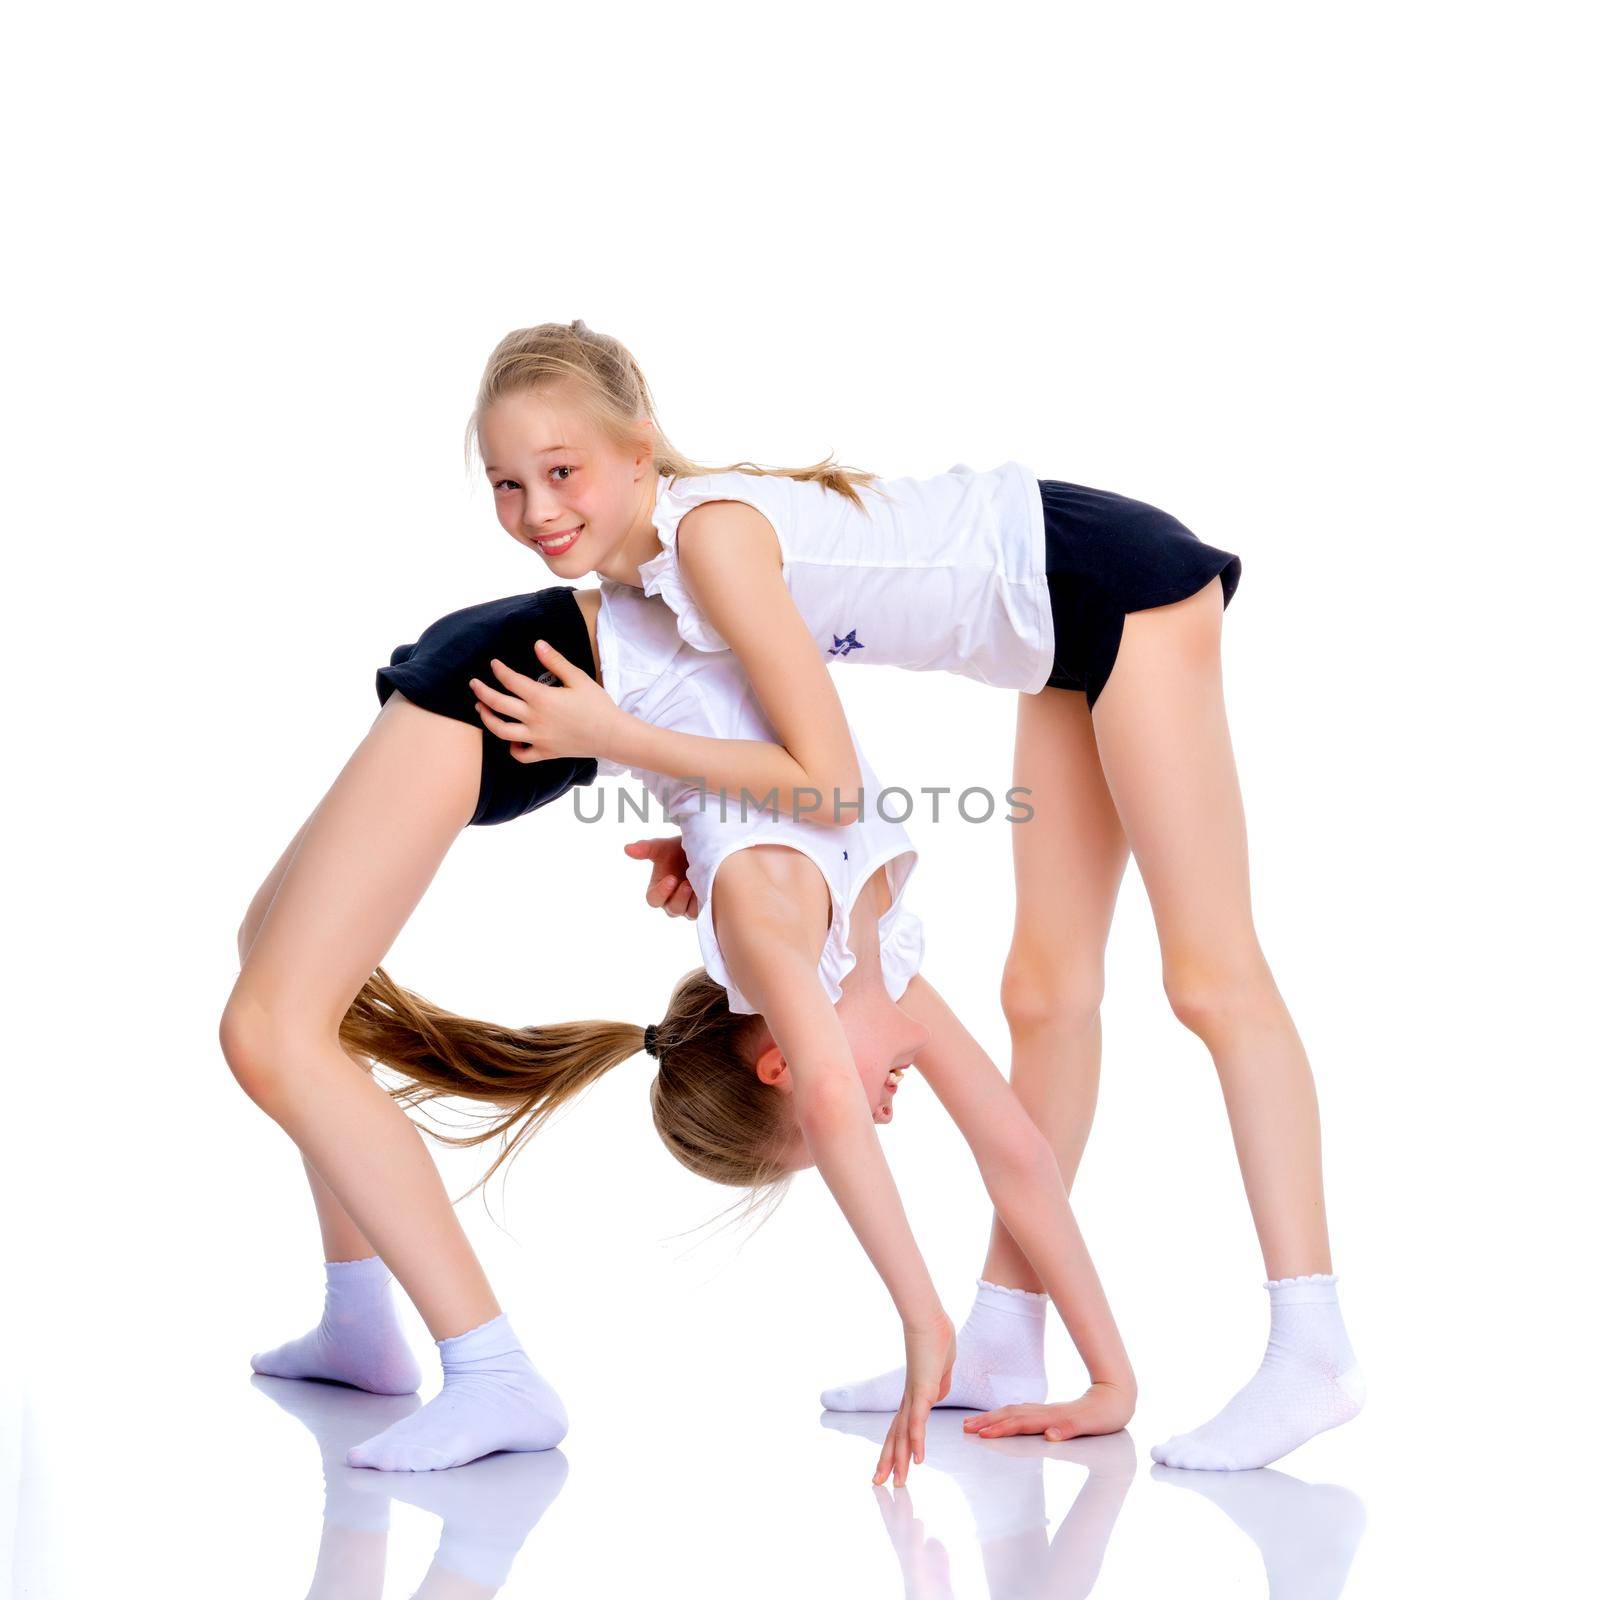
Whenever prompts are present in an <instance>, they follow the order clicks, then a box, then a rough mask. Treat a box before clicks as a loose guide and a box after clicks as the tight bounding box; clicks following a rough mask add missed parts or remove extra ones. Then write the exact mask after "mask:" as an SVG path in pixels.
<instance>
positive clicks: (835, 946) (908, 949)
mask: <svg viewBox="0 0 1600 1600" xmlns="http://www.w3.org/2000/svg"><path fill="white" fill-rule="evenodd" d="M595 637H596V642H597V644H598V647H599V656H600V661H599V665H600V675H601V678H602V680H603V682H604V686H605V690H606V692H607V694H609V695H610V696H611V698H612V699H613V700H614V701H615V702H616V703H617V704H618V705H619V706H620V707H621V708H622V709H623V710H624V711H627V712H631V713H632V714H633V715H634V716H637V717H639V718H641V719H642V720H644V721H646V722H650V723H654V724H655V725H656V726H657V727H662V728H673V729H676V730H678V731H680V732H683V733H695V734H702V735H705V736H707V737H710V738H716V739H761V740H765V741H767V742H769V743H771V742H777V741H778V735H777V732H776V730H775V729H774V728H773V726H772V724H771V723H770V722H769V721H768V720H767V718H766V716H765V714H764V713H763V711H762V709H761V705H760V702H759V701H758V700H757V699H756V696H755V692H754V691H753V690H752V689H751V687H750V682H749V679H748V678H746V676H745V674H744V669H743V668H742V667H741V666H740V665H739V660H738V658H737V657H736V656H735V655H734V654H733V653H732V652H731V651H729V650H723V649H719V650H716V651H703V650H699V649H694V648H691V647H690V646H689V645H687V644H685V643H684V641H683V640H682V639H681V638H680V637H679V635H678V631H677V628H676V626H675V619H674V616H673V613H672V612H671V611H670V610H669V609H668V608H667V607H666V606H665V605H663V604H662V603H661V601H659V600H653V599H650V598H647V597H646V596H645V595H643V594H641V593H640V592H639V591H638V590H637V589H633V588H629V587H627V586H625V585H623V584H616V583H610V582H604V581H603V582H602V583H601V585H600V610H599V615H598V617H597V619H596V624H595ZM851 742H852V744H855V751H856V757H857V760H858V761H859V762H860V765H861V779H862V784H863V788H864V805H863V807H862V816H861V819H860V820H859V821H855V822H851V823H848V824H847V825H845V826H844V827H838V828H835V827H823V826H822V825H820V824H818V823H815V822H809V821H805V820H799V821H797V820H795V818H794V817H793V816H792V815H777V816H774V815H773V814H772V813H771V812H762V811H758V810H757V809H756V808H755V806H754V805H751V806H749V807H747V808H746V814H745V815H744V816H741V815H740V808H739V804H738V801H737V799H736V798H731V800H730V804H729V805H728V806H727V807H726V808H724V807H723V806H722V805H721V804H720V803H719V801H718V800H716V799H714V798H713V799H710V800H706V799H704V797H703V796H702V793H701V791H700V790H699V789H698V788H697V787H695V786H694V785H693V784H690V783H688V782H686V781H684V780H682V779H678V778H669V777H665V776H663V775H662V774H661V773H658V772H645V771H643V770H642V769H640V768H637V767H635V768H629V767H624V766H620V765H618V764H617V763H616V762H613V761H606V760H601V761H599V762H598V763H597V765H598V769H599V772H600V774H601V775H603V776H606V777H618V776H622V775H625V774H627V773H629V772H632V773H633V775H634V776H635V777H637V778H638V779H639V781H640V782H641V783H643V784H644V785H645V787H646V788H647V789H648V790H649V791H650V792H651V793H652V794H653V795H654V796H655V797H656V798H657V799H658V800H659V801H660V802H661V804H662V806H663V807H664V808H665V810H666V813H667V815H668V816H669V817H671V818H672V819H673V821H674V822H675V823H676V824H677V826H678V827H679V829H680V830H681V831H682V833H683V847H684V853H685V855H686V856H687V857H688V862H689V882H690V885H691V887H692V888H693V889H694V892H695V894H696V895H697V896H698V897H699V900H700V905H701V912H700V915H699V916H698V917H697V918H696V919H695V929H696V931H697V932H698V934H699V938H700V954H701V959H702V960H703V961H704V963H705V968H706V971H707V972H708V973H710V975H711V976H712V977H713V978H714V979H715V980H716V981H717V982H718V983H720V984H721V985H722V987H723V988H724V989H726V990H727V991H728V1005H729V1007H730V1009H731V1010H734V1011H738V1012H745V1013H753V1012H755V1010H756V1007H755V1006H754V1005H752V1004H751V1003H750V1001H749V1000H748V999H747V998H746V997H745V996H744V994H743V993H741V992H740V990H739V988H738V986H737V985H736V984H735V983H734V981H733V979H732V978H731V977H730V976H729V975H728V969H727V966H726V964H725V963H724V961H723V959H722V951H721V949H720V948H719V946H718V944H717V934H716V928H715V926H714V925H713V919H712V916H711V888H712V884H713V882H714V881H715V879H716V874H717V868H718V867H719V866H720V865H721V864H722V863H723V862H724V861H726V860H727V858H728V857H729V856H730V855H732V854H733V853H734V851H736V850H742V849H745V848H747V847H749V846H750V845H757V844H783V845H788V846H789V847H790V848H792V849H795V850H799V851H801V852H802V853H804V854H805V855H807V856H809V857H810V858H811V859H812V860H813V861H814V862H816V864H817V866H818V868H819V869H820V870H821V872H822V876H823V878H824V879H825V880H826V881H827V885H828V897H829V900H830V902H831V905H832V913H831V919H830V924H829V928H828V936H827V943H826V944H825V945H824V946H823V950H822V955H821V958H820V960H819V962H818V975H819V976H820V977H821V979H822V984H823V988H824V989H825V990H826V992H827V996H828V999H829V1001H830V1002H834V1001H837V1000H838V998H839V996H840V994H841V993H842V992H843V991H842V988H841V985H842V982H843V979H844V977H845V975H846V974H847V973H848V972H849V971H850V970H851V968H852V967H854V966H855V962H856V958H855V955H854V953H853V952H852V951H851V949H850V945H849V936H850V913H851V910H852V908H853V907H854V905H855V902H856V897H857V896H858V895H859V894H860V893H861V890H862V887H863V886H864V885H865V884H866V882H867V880H868V879H869V878H871V876H872V875H873V873H874V872H876V871H877V869H878V868H879V867H880V866H882V865H884V863H885V862H887V863H888V864H889V870H888V880H889V891H890V894H891V896H892V900H891V903H890V906H889V909H888V910H887V911H886V912H884V914H883V915H882V916H881V917H880V918H879V919H878V942H879V956H880V961H881V964H882V968H883V981H884V986H885V988H886V989H887V991H888V994H889V998H890V999H892V1000H897V999H899V997H900V996H901V994H903V993H904V991H905V987H906V985H907V984H908V983H909V982H910V981H911V979H912V978H913V977H914V976H915V974H916V973H917V971H918V969H919V968H920V967H921V965H922V922H921V920H920V919H919V918H918V917H916V916H914V915H913V914H912V913H911V912H910V911H908V910H907V909H906V906H905V886H906V881H907V879H909V878H910V876H911V873H912V870H913V868H914V867H915V865H916V860H917V852H916V851H915V850H914V849H913V848H912V846H911V840H910V837H909V836H908V835H907V833H906V830H905V828H904V826H903V825H902V824H900V823H899V822H894V821H887V820H885V819H884V818H883V817H881V816H880V815H879V814H878V810H877V805H876V801H877V796H878V794H879V792H880V790H879V785H878V780H877V778H876V776H875V775H874V774H873V772H872V770H871V768H870V767H869V766H868V765H867V760H866V757H865V756H864V755H862V753H861V747H860V745H859V744H856V743H855V735H854V734H853V733H852V734H851ZM890 809H891V810H892V808H890Z"/></svg>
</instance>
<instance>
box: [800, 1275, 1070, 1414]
mask: <svg viewBox="0 0 1600 1600" xmlns="http://www.w3.org/2000/svg"><path fill="white" fill-rule="evenodd" d="M1048 1300H1049V1296H1048V1295H1043V1294H1030V1293H1029V1292H1028V1291H1027V1290H1026V1289H1008V1288H1006V1287H1005V1286H1004V1285H1003V1284H998V1283H989V1282H987V1281H986V1280H985V1279H983V1278H979V1279H978V1294H977V1298H976V1299H975V1300H974V1301H973V1302H972V1310H971V1311H970V1312H968V1313H967V1320H966V1321H965V1322H964V1323H963V1324H962V1325H961V1328H960V1330H959V1331H958V1332H957V1334H956V1364H955V1367H954V1369H953V1370H952V1371H951V1373H950V1393H949V1394H947V1395H946V1396H945V1397H944V1399H943V1400H941V1401H939V1402H938V1403H939V1404H940V1405H941V1406H969V1407H971V1408H972V1409H973V1410H975V1411H992V1410H993V1409H994V1408H995V1407H996V1406H1011V1405H1022V1404H1024V1403H1025V1402H1027V1401H1037V1400H1043V1399H1044V1394H1045V1378H1044V1309H1045V1305H1046V1304H1047V1302H1048ZM905 1387H906V1369H905V1368H904V1367H903V1366H900V1367H896V1368H895V1369H894V1371H893V1372H882V1373H879V1374H878V1376H877V1377H875V1378H865V1379H863V1380H862V1381H861V1382H859V1383H847V1384H843V1385H841V1386H840V1387H839V1388H837V1389H824V1390H823V1391H822V1404H823V1406H824V1408H825V1409H826V1410H828V1411H898V1410H899V1409H900V1397H901V1396H902V1395H903V1394H904V1393H905Z"/></svg>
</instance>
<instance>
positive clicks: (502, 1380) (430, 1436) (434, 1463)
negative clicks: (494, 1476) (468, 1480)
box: [345, 1312, 567, 1472]
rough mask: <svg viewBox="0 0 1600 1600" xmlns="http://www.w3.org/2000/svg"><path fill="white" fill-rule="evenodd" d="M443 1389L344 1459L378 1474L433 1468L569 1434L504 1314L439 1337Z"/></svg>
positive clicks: (556, 1400)
mask: <svg viewBox="0 0 1600 1600" xmlns="http://www.w3.org/2000/svg"><path fill="white" fill-rule="evenodd" d="M438 1344H439V1355H440V1358H441V1360H442V1361H443V1363H444V1388H443V1389H442V1390H441V1391H440V1392H439V1393H438V1394H437V1395H435V1396H434V1397H433V1399H431V1400H430V1401H429V1402H428V1403H427V1404H426V1405H425V1406H423V1407H422V1409H421V1410H420V1411H414V1412H413V1413H412V1414H411V1415H410V1416H409V1417H405V1418H402V1419H401V1420H400V1421H399V1422H397V1423H395V1424H394V1425H393V1426H392V1427H389V1428H385V1429H384V1431H383V1432H382V1433H380V1434H378V1435H376V1436H375V1437H374V1438H371V1439H368V1440H366V1441H364V1442H363V1443H361V1444H358V1445H355V1446H354V1447H352V1449H351V1450H350V1452H349V1454H348V1455H346V1457H345V1461H346V1462H347V1463H348V1464H349V1465H350V1466H352V1467H374V1468H376V1469H377V1470H378V1471H380V1472H436V1471H440V1470H442V1469H443V1468H446V1467H459V1466H463V1465H465V1463H467V1462H468V1461H476V1460H477V1459H478V1457H479V1456H486V1455H490V1454H492V1453H493V1452H494V1451H496V1450H549V1449H551V1448H552V1447H553V1446H555V1445H557V1444H559V1443H560V1442H561V1440H562V1439H563V1438H565V1437H566V1432H567V1411H566V1407H565V1406H563V1405H562V1403H561V1397H560V1396H559V1395H558V1394H557V1393H556V1392H555V1390H554V1389H552V1388H551V1387H550V1385H549V1384H548V1383H546V1382H545V1380H544V1379H543V1378H542V1377H541V1376H540V1375H539V1372H538V1370H537V1369H536V1368H535V1366H534V1364H533V1363H532V1362H531V1361H530V1360H529V1359H528V1357H527V1353H526V1352H525V1351H524V1350H523V1348H522V1346H521V1345H520V1344H519V1343H518V1342H517V1336H516V1335H515V1334H514V1333H513V1332H512V1331H511V1324H510V1323H509V1322H507V1321H506V1318H505V1314H504V1313H503V1312H502V1313H501V1315H499V1316H498V1317H496V1318H494V1320H493V1321H491V1322H486V1323H484V1324H483V1326H482V1327H479V1328H473V1329H472V1330H471V1331H470V1332H468V1333H462V1334H457V1335H456V1337H455V1338H453V1339H440V1340H439V1341H438Z"/></svg>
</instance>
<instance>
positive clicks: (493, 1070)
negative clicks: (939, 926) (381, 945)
mask: <svg viewBox="0 0 1600 1600" xmlns="http://www.w3.org/2000/svg"><path fill="white" fill-rule="evenodd" d="M764 1033H765V1024H764V1023H763V1022H762V1019H761V1018H760V1017H758V1016H751V1015H748V1014H746V1013H738V1012H734V1011H730V1010H729V1008H728V995H727V991H726V990H725V989H724V988H723V987H722V985H721V984H719V983H717V982H715V981H714V980H713V979H712V978H710V977H709V976H708V975H707V973H706V970H705V968H704V967H697V968H695V970H694V971H693V972H690V973H687V974H686V975H685V976H684V977H682V978H680V979H679V980H678V983H677V984H676V986H675V987H674V988H673V991H672V998H671V999H670V1000H669V1001H668V1002H667V1010H666V1015H665V1016H664V1017H663V1018H662V1019H661V1021H660V1022H659V1023H658V1024H657V1025H656V1039H655V1045H656V1061H657V1065H656V1075H655V1078H654V1079H653V1080H652V1082H651V1085H650V1110H651V1114H652V1116H653V1118H654V1120H655V1127H656V1132H657V1133H658V1134H659V1135H660V1136H661V1142H662V1143H663V1144H664V1145H666V1147H667V1149H668V1150H670V1151H671V1152H672V1154H673V1155H674V1156H675V1157H676V1158H677V1159H678V1160H679V1161H680V1162H682V1164H683V1165H684V1166H686V1167H687V1168H688V1169H689V1170H690V1171H691V1172H693V1173H696V1174H698V1175H699V1176H700V1177H702V1178H709V1179H710V1180H711V1181H712V1182H713V1183H720V1184H727V1185H730V1186H732V1187H735V1188H740V1189H745V1190H748V1191H749V1196H748V1202H747V1205H746V1207H745V1210H746V1212H747V1213H749V1212H754V1211H756V1210H758V1209H761V1208H762V1207H764V1208H765V1210H766V1212H767V1214H769V1215H770V1213H771V1210H772V1208H773V1207H774V1206H776V1204H777V1202H778V1201H779V1200H780V1199H781V1198H782V1197H783V1195H784V1194H785V1193H786V1192H787V1190H788V1186H789V1181H790V1179H791V1177H792V1176H793V1174H792V1171H791V1169H790V1168H789V1167H788V1166H787V1165H786V1164H785V1163H784V1160H783V1155H784V1151H785V1149H786V1147H787V1146H788V1144H789V1141H790V1140H791V1139H792V1138H793V1135H794V1129H795V1124H794V1120H793V1110H792V1107H791V1104H790V1100H789V1097H788V1096H787V1095H784V1094H781V1093H779V1092H778V1091H777V1090H775V1089H773V1088H772V1087H771V1086H770V1085H768V1084H764V1083H762V1082H761V1081H760V1079H759V1078H757V1076H756V1074H755V1073H754V1071H752V1070H751V1068H752V1064H753V1061H754V1050H755V1048H756V1046H757V1044H758V1042H759V1041H760V1039H761V1037H762V1036H763V1035H764ZM339 1039H340V1042H341V1044H343V1046H344V1047H345V1050H346V1051H347V1052H348V1053H349V1054H350V1055H352V1056H353V1057H355V1058H356V1059H357V1060H358V1061H362V1062H366V1063H370V1064H371V1065H372V1066H374V1067H377V1068H381V1069H385V1071H386V1072H387V1073H389V1074H392V1075H393V1077H394V1078H395V1079H396V1080H397V1081H395V1082H392V1083H387V1082H384V1081H383V1078H382V1076H378V1075H376V1074H375V1076H376V1077H377V1081H378V1082H379V1083H380V1084H381V1085H382V1087H383V1088H384V1089H385V1090H386V1091H387V1092H388V1093H389V1094H390V1095H391V1096H392V1097H393V1098H394V1099H395V1100H396V1101H398V1102H399V1103H400V1104H401V1105H403V1106H406V1107H408V1108H409V1107H412V1106H419V1107H423V1108H425V1109H424V1115H425V1116H427V1110H426V1108H427V1107H428V1106H429V1105H430V1103H431V1102H433V1101H436V1100H441V1099H445V1098H450V1099H462V1100H468V1101H472V1102H475V1103H477V1104H478V1105H480V1106H487V1107H489V1108H491V1109H489V1110H487V1111H484V1112H482V1113H481V1114H479V1115H477V1116H476V1118H475V1119H474V1120H476V1121H477V1122H478V1124H479V1126H478V1128H477V1129H476V1130H475V1131H473V1132H470V1133H454V1134H452V1133H449V1132H446V1131H445V1130H444V1129H443V1128H442V1127H440V1126H436V1125H435V1122H436V1119H433V1118H429V1125H428V1132H429V1133H430V1134H431V1136H432V1137H433V1138H435V1139H437V1140H439V1142H440V1143H442V1144H448V1145H454V1146H457V1147H466V1146H472V1145H479V1144H483V1143H484V1142H485V1141H486V1140H489V1139H493V1138H496V1137H503V1138H504V1140H505V1144H504V1148H503V1149H502V1150H501V1151H500V1153H499V1155H498V1156H497V1157H496V1158H495V1160H494V1161H493V1163H492V1164H491V1165H490V1166H489V1168H488V1170H487V1171H486V1172H485V1173H484V1174H483V1176H482V1177H481V1178H480V1179H479V1180H478V1182H477V1183H476V1184H474V1185H473V1188H474V1189H476V1188H479V1187H481V1186H482V1185H483V1184H484V1183H486V1182H488V1180H489V1179H490V1178H491V1177H493V1176H494V1174H495V1173H496V1172H497V1171H498V1170H499V1169H500V1167H501V1166H502V1165H503V1164H504V1163H505V1162H506V1161H508V1160H509V1159H510V1158H511V1157H512V1156H513V1155H515V1154H516V1153H517V1151H519V1150H520V1149H521V1148H522V1147H523V1145H524V1144H526V1143H527V1141H528V1140H529V1139H530V1138H532V1136H533V1135H534V1134H535V1133H537V1132H538V1130H539V1129H540V1128H541V1127H543V1126H544V1124H545V1122H546V1121H547V1120H548V1119H549V1117H550V1116H551V1115H552V1114H553V1113H554V1112H555V1111H556V1110H558V1109H559V1108H560V1107H561V1106H562V1105H564V1104H566V1103H567V1102H568V1101H570V1100H572V1099H573V1098H574V1097H575V1096H577V1095H579V1094H581V1093H582V1092H583V1091H584V1090H585V1089H587V1088H588V1087H589V1086H590V1085H591V1084H592V1083H594V1082H596V1081H597V1080H598V1079H599V1078H600V1077H602V1076H603V1075H604V1074H605V1073H606V1072H608V1071H610V1069H611V1068H612V1067H615V1066H617V1065H619V1064H620V1063H621V1062H623V1061H626V1060H627V1059H628V1058H629V1057H630V1056H632V1055H633V1054H635V1053H636V1052H637V1051H639V1050H642V1049H643V1048H644V1042H645V1030H644V1029H643V1028H641V1027H640V1026H638V1024H636V1023H632V1022H604V1021H587V1022H552V1023H543V1024H536V1025H534V1026H531V1027H525V1028H511V1027H503V1026H501V1025H500V1024H499V1023H494V1022H480V1021H478V1020H476V1019H474V1018H471V1017H460V1016H456V1015H455V1014H454V1013H453V1012H450V1011H446V1010H444V1009H443V1008H442V1007H440V1006H436V1005H434V1004H433V1003H432V1002H431V1001H429V1000H425V999H423V997H422V996H421V995H419V994H415V993H413V992H412V991H411V990H409V989H403V988H401V987H400V985H399V984H397V983H395V981H394V980H393V979H392V978H391V977H390V976H389V975H388V973H386V972H385V971H384V970H383V968H382V967H379V968H378V969H377V970H376V971H375V972H374V973H373V974H372V976H371V977H370V978H368V979H367V981H366V983H364V984H363V985H362V987H361V992H360V993H359V994H358V995H357V996H356V997H355V999H354V1000H353V1001H352V1002H351V1003H350V1008H349V1010H348V1011H346V1013H345V1015H344V1018H343V1020H342V1021H341V1022H340V1024H339ZM471 1192H472V1190H469V1191H468V1193H471Z"/></svg>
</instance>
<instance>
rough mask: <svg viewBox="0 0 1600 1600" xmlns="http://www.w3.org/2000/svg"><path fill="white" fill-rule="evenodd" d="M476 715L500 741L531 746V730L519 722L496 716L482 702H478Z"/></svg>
mask: <svg viewBox="0 0 1600 1600" xmlns="http://www.w3.org/2000/svg"><path fill="white" fill-rule="evenodd" d="M477 709H478V715H479V716H480V717H481V718H482V719H483V721H484V725H485V726H486V727H487V728H488V729H489V731H490V732H491V733H497V734H499V736H500V737H501V738H502V739H505V740H508V741H510V742H511V743H513V744H531V743H532V742H533V730H532V729H531V728H529V727H527V726H526V725H525V724H523V723H521V722H513V721H512V720H511V719H510V718H509V717H500V716H496V715H495V713H494V712H492V711H491V710H490V709H489V708H488V706H486V705H484V704H483V702H482V701H479V702H478V708H477Z"/></svg>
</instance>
